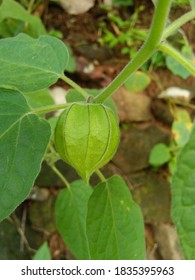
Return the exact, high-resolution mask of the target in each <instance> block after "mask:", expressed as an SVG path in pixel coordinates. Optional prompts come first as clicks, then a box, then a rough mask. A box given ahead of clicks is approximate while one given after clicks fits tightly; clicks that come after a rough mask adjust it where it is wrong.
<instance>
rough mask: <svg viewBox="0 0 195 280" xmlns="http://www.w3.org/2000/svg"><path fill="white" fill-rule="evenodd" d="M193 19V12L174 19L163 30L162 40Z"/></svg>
mask: <svg viewBox="0 0 195 280" xmlns="http://www.w3.org/2000/svg"><path fill="white" fill-rule="evenodd" d="M193 18H195V11H190V12H188V13H186V14H184V15H183V16H181V17H179V18H178V19H176V20H175V21H174V22H172V23H171V24H170V25H169V26H168V27H167V28H166V29H165V31H164V32H163V36H162V39H166V38H167V37H169V36H170V35H171V34H172V33H173V32H174V31H177V30H178V29H179V28H180V27H181V26H182V25H184V24H185V23H186V22H188V21H190V20H192V19H193Z"/></svg>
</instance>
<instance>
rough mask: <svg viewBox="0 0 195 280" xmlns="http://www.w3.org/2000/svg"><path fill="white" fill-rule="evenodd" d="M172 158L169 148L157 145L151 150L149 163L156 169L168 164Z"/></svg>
mask: <svg viewBox="0 0 195 280" xmlns="http://www.w3.org/2000/svg"><path fill="white" fill-rule="evenodd" d="M170 158H171V154H170V151H169V148H168V147H167V146H166V145H165V144H163V143H159V144H156V145H155V146H154V147H153V149H152V150H151V153H150V157H149V163H150V164H151V165H152V166H154V167H159V166H161V165H163V164H165V163H167V162H168V161H169V160H170Z"/></svg>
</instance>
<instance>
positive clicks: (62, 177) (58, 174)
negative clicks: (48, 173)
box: [49, 164, 70, 189]
mask: <svg viewBox="0 0 195 280" xmlns="http://www.w3.org/2000/svg"><path fill="white" fill-rule="evenodd" d="M49 166H50V167H51V169H52V170H53V171H54V172H55V173H56V175H57V176H58V177H59V178H60V179H61V180H62V182H63V183H64V185H65V186H66V187H67V188H68V189H70V184H69V182H68V181H67V180H66V178H65V177H64V176H63V175H62V173H61V172H60V171H59V170H58V169H57V167H56V166H55V164H49Z"/></svg>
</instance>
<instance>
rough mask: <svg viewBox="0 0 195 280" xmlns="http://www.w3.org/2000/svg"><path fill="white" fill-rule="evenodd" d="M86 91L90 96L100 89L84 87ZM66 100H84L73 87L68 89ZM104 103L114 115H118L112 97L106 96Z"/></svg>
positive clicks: (96, 93)
mask: <svg viewBox="0 0 195 280" xmlns="http://www.w3.org/2000/svg"><path fill="white" fill-rule="evenodd" d="M85 90H86V92H87V93H88V94H90V95H92V96H96V95H98V94H99V93H100V92H101V90H99V89H85ZM66 100H67V102H69V103H71V102H79V101H85V98H84V97H83V96H82V95H81V94H80V93H79V92H78V91H77V90H75V89H70V90H69V91H68V93H67V96H66ZM104 104H105V105H106V106H108V107H110V108H111V109H112V111H113V112H114V113H115V115H116V116H117V117H118V112H117V107H116V105H115V103H114V101H113V100H112V98H108V99H107V100H106V101H105V102H104Z"/></svg>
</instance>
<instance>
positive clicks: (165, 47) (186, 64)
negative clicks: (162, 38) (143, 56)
mask: <svg viewBox="0 0 195 280" xmlns="http://www.w3.org/2000/svg"><path fill="white" fill-rule="evenodd" d="M159 50H160V51H163V52H164V53H166V54H168V55H170V56H171V57H173V58H174V59H175V60H177V61H178V62H179V63H180V64H181V65H183V66H184V67H185V68H186V69H187V70H188V71H189V72H190V73H191V74H192V75H193V76H195V66H194V65H193V64H192V63H191V62H190V61H189V60H187V58H186V57H184V56H183V55H182V54H181V53H180V52H178V51H177V50H176V49H175V48H173V47H172V46H170V45H169V44H167V43H164V44H161V45H160V46H159Z"/></svg>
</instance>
